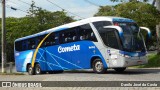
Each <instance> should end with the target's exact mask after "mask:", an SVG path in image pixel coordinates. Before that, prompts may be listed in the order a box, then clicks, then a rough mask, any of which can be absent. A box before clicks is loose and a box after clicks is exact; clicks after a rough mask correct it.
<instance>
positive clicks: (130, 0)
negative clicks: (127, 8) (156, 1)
mask: <svg viewBox="0 0 160 90" xmlns="http://www.w3.org/2000/svg"><path fill="white" fill-rule="evenodd" d="M111 1H112V2H124V1H126V0H111ZM127 1H129V2H133V1H140V0H127ZM142 1H144V2H147V1H149V0H142Z"/></svg>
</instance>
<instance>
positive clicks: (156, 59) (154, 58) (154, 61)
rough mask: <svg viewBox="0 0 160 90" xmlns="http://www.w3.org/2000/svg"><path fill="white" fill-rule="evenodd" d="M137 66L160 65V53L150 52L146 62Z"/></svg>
mask: <svg viewBox="0 0 160 90" xmlns="http://www.w3.org/2000/svg"><path fill="white" fill-rule="evenodd" d="M138 67H139V68H150V67H160V55H157V54H151V55H149V56H148V64H146V65H141V66H138Z"/></svg>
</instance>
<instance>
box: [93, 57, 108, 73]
mask: <svg viewBox="0 0 160 90" xmlns="http://www.w3.org/2000/svg"><path fill="white" fill-rule="evenodd" d="M92 67H93V71H94V72H95V73H98V74H103V73H105V72H106V70H107V69H106V68H104V66H103V63H102V61H101V59H95V60H94V61H93V63H92Z"/></svg>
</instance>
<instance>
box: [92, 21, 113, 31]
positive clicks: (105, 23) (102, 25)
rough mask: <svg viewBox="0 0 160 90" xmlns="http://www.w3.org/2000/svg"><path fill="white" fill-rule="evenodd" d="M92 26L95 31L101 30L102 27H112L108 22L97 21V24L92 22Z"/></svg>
mask: <svg viewBox="0 0 160 90" xmlns="http://www.w3.org/2000/svg"><path fill="white" fill-rule="evenodd" d="M93 25H94V26H95V28H96V29H97V30H100V29H102V28H103V27H104V26H109V25H112V23H111V22H110V21H97V22H93Z"/></svg>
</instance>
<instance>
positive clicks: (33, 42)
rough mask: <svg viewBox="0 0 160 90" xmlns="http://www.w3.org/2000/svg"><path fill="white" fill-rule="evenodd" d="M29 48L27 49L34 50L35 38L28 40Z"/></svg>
mask: <svg viewBox="0 0 160 90" xmlns="http://www.w3.org/2000/svg"><path fill="white" fill-rule="evenodd" d="M28 45H29V48H28V49H35V48H36V42H35V38H33V39H30V40H29V44H28Z"/></svg>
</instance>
